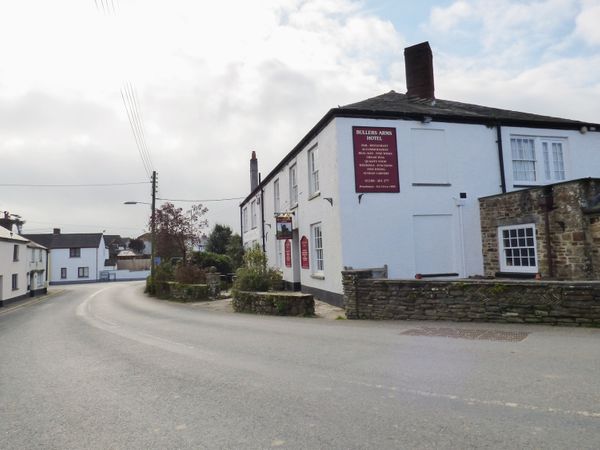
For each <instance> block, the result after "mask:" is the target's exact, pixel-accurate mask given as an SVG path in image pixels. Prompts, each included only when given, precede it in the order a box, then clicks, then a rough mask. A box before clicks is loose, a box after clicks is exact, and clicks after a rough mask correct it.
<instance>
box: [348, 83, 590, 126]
mask: <svg viewBox="0 0 600 450" xmlns="http://www.w3.org/2000/svg"><path fill="white" fill-rule="evenodd" d="M339 109H340V110H342V111H344V110H350V111H361V112H363V113H365V114H367V115H371V114H372V113H377V112H381V113H396V114H398V115H404V116H406V117H407V118H412V117H411V116H416V117H415V118H418V119H421V118H422V117H423V116H430V117H431V118H432V119H438V120H450V119H454V120H455V121H460V122H477V123H481V122H484V123H485V122H502V124H503V125H513V124H515V125H518V124H519V123H523V124H528V125H530V126H531V125H535V124H539V125H540V126H545V127H548V126H552V127H557V126H558V127H560V126H561V125H562V126H563V127H564V126H567V127H569V128H571V127H581V126H584V125H587V126H590V125H592V126H593V125H594V124H590V123H588V122H581V121H579V120H569V119H561V118H558V117H551V116H542V115H539V114H531V113H524V112H519V111H511V110H508V109H499V108H490V107H488V106H481V105H473V104H470V103H461V102H455V101H451V100H442V99H435V100H432V99H423V98H417V97H409V96H408V95H406V94H400V93H398V92H395V91H390V92H387V93H385V94H382V95H378V96H377V97H372V98H368V99H366V100H363V101H360V102H357V103H351V104H349V105H345V106H342V107H340V108H339Z"/></svg>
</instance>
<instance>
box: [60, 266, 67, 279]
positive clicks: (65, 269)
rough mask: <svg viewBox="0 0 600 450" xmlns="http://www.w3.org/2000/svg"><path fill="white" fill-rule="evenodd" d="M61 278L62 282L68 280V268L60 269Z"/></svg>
mask: <svg viewBox="0 0 600 450" xmlns="http://www.w3.org/2000/svg"><path fill="white" fill-rule="evenodd" d="M60 278H61V280H64V279H66V278H67V268H66V267H61V268H60Z"/></svg>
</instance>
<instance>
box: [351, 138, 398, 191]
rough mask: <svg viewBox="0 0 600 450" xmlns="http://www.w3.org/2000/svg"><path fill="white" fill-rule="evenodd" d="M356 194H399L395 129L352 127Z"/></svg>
mask: <svg viewBox="0 0 600 450" xmlns="http://www.w3.org/2000/svg"><path fill="white" fill-rule="evenodd" d="M352 142H353V145H354V182H355V185H356V192H400V182H399V177H398V147H397V144H396V129H395V128H383V127H352Z"/></svg>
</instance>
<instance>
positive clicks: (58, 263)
mask: <svg viewBox="0 0 600 450" xmlns="http://www.w3.org/2000/svg"><path fill="white" fill-rule="evenodd" d="M107 257H108V251H107V250H106V248H105V246H104V237H102V238H101V239H100V244H99V246H98V248H82V249H81V256H80V257H78V258H71V257H70V256H69V249H68V248H54V249H51V250H50V282H51V283H65V282H81V283H83V282H87V281H97V280H98V279H99V272H100V271H101V270H104V261H105V259H106V258H107ZM63 267H65V268H66V269H67V278H61V277H60V274H61V268H63ZM79 267H88V268H89V277H87V278H79V277H78V276H77V274H78V268H79Z"/></svg>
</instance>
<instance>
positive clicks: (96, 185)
mask: <svg viewBox="0 0 600 450" xmlns="http://www.w3.org/2000/svg"><path fill="white" fill-rule="evenodd" d="M134 184H150V181H134V182H130V183H89V184H22V183H0V186H4V187H106V186H131V185H134Z"/></svg>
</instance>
